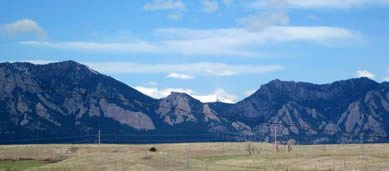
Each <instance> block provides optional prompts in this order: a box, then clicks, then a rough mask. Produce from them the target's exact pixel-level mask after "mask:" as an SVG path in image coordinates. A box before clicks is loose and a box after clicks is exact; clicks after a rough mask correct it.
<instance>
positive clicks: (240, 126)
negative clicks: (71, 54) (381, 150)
mask: <svg viewBox="0 0 389 171" xmlns="http://www.w3.org/2000/svg"><path fill="white" fill-rule="evenodd" d="M99 132H100V134H99ZM275 134H277V137H278V141H280V142H281V143H286V142H287V141H288V140H289V139H295V140H296V141H297V143H299V144H320V143H359V142H360V141H361V139H362V141H364V142H368V143H377V142H389V139H388V138H389V137H388V134H389V83H388V82H383V83H377V82H375V81H373V80H370V79H368V78H356V79H349V80H342V81H336V82H333V83H330V84H320V85H319V84H312V83H304V82H294V81H280V80H273V81H271V82H269V83H267V84H264V85H262V86H261V87H260V88H259V89H258V90H257V91H256V92H255V93H253V94H252V95H250V96H249V97H247V98H245V99H243V100H241V101H239V102H237V103H235V104H227V103H221V102H215V103H202V102H200V101H199V100H196V99H194V98H192V97H191V96H189V95H187V94H185V93H174V92H173V93H171V94H170V95H169V96H168V97H166V98H162V99H154V98H151V97H149V96H146V95H144V94H142V93H141V92H139V91H137V90H136V89H134V88H131V87H130V86H128V85H126V84H124V83H122V82H120V81H117V80H115V79H114V78H112V77H109V76H106V75H103V74H101V73H99V72H96V71H94V70H93V69H91V68H89V67H87V66H85V65H81V64H79V63H77V62H74V61H64V62H58V63H50V64H45V65H36V64H31V63H22V62H15V63H8V62H7V63H0V144H29V143H97V141H98V139H99V138H100V139H101V142H102V143H174V142H213V141H265V142H272V141H274V137H273V136H274V135H275Z"/></svg>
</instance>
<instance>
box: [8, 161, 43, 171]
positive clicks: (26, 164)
mask: <svg viewBox="0 0 389 171" xmlns="http://www.w3.org/2000/svg"><path fill="white" fill-rule="evenodd" d="M47 164H50V163H47V162H41V161H36V160H17V161H0V170H6V169H17V170H26V169H30V168H33V167H39V166H43V165H47Z"/></svg>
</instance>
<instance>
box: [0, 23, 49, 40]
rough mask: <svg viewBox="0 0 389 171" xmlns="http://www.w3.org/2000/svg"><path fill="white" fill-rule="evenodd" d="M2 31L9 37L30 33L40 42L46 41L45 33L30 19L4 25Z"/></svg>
mask: <svg viewBox="0 0 389 171" xmlns="http://www.w3.org/2000/svg"><path fill="white" fill-rule="evenodd" d="M3 30H4V31H5V32H6V33H7V34H9V35H11V36H15V35H18V34H25V33H30V34H34V35H36V36H38V37H39V39H41V40H46V39H47V33H46V31H45V30H44V29H43V28H42V27H41V26H39V25H38V23H36V22H35V21H34V20H31V19H21V20H18V21H15V22H14V23H11V24H5V25H4V26H3Z"/></svg>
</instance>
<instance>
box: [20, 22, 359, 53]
mask: <svg viewBox="0 0 389 171" xmlns="http://www.w3.org/2000/svg"><path fill="white" fill-rule="evenodd" d="M276 18H277V17H276ZM154 32H155V34H156V35H158V37H160V38H161V39H162V40H160V41H146V40H140V41H133V42H125V43H104V42H82V41H78V42H49V41H46V42H42V41H23V42H20V43H21V44H22V45H26V46H33V47H49V48H57V49H66V50H78V51H91V52H107V53H127V54H128V53H133V54H139V53H148V54H180V55H196V56H198V55H211V56H219V55H222V56H239V57H240V56H254V57H258V56H263V54H262V53H261V52H258V50H256V49H258V45H263V44H265V43H266V44H269V43H283V42H291V41H309V42H313V43H319V44H325V42H327V41H332V42H333V43H332V45H333V44H335V45H336V42H338V41H339V40H357V39H358V38H359V37H360V33H358V32H354V31H351V30H347V29H344V28H339V27H320V26H316V27H313V26H312V27H292V26H271V27H267V28H265V29H263V30H262V31H259V32H250V31H248V30H246V29H242V28H231V29H186V28H165V29H157V30H155V31H154ZM349 42H355V41H349Z"/></svg>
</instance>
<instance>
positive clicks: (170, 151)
mask: <svg viewBox="0 0 389 171" xmlns="http://www.w3.org/2000/svg"><path fill="white" fill-rule="evenodd" d="M252 144H253V145H255V146H256V147H262V151H261V152H260V153H255V154H253V155H248V152H247V151H246V148H247V143H186V144H155V145H114V144H102V145H96V144H92V145H91V144H89V145H3V146H0V159H23V158H28V159H36V160H48V159H49V160H62V161H60V162H57V163H52V164H48V165H44V166H40V167H39V168H31V169H30V170H50V169H53V168H54V169H64V170H72V169H77V170H81V169H82V170H184V169H185V167H187V168H190V170H207V169H208V170H264V169H266V170H286V169H288V170H314V169H315V168H316V169H317V170H332V169H336V170H365V169H366V170H385V169H387V170H388V169H389V144H365V145H364V154H363V156H362V158H361V150H360V145H358V144H355V145H304V146H295V147H294V148H293V150H292V151H291V152H289V153H288V152H278V153H276V152H274V150H273V145H272V144H266V143H252ZM150 147H156V148H157V152H149V148H150Z"/></svg>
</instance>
